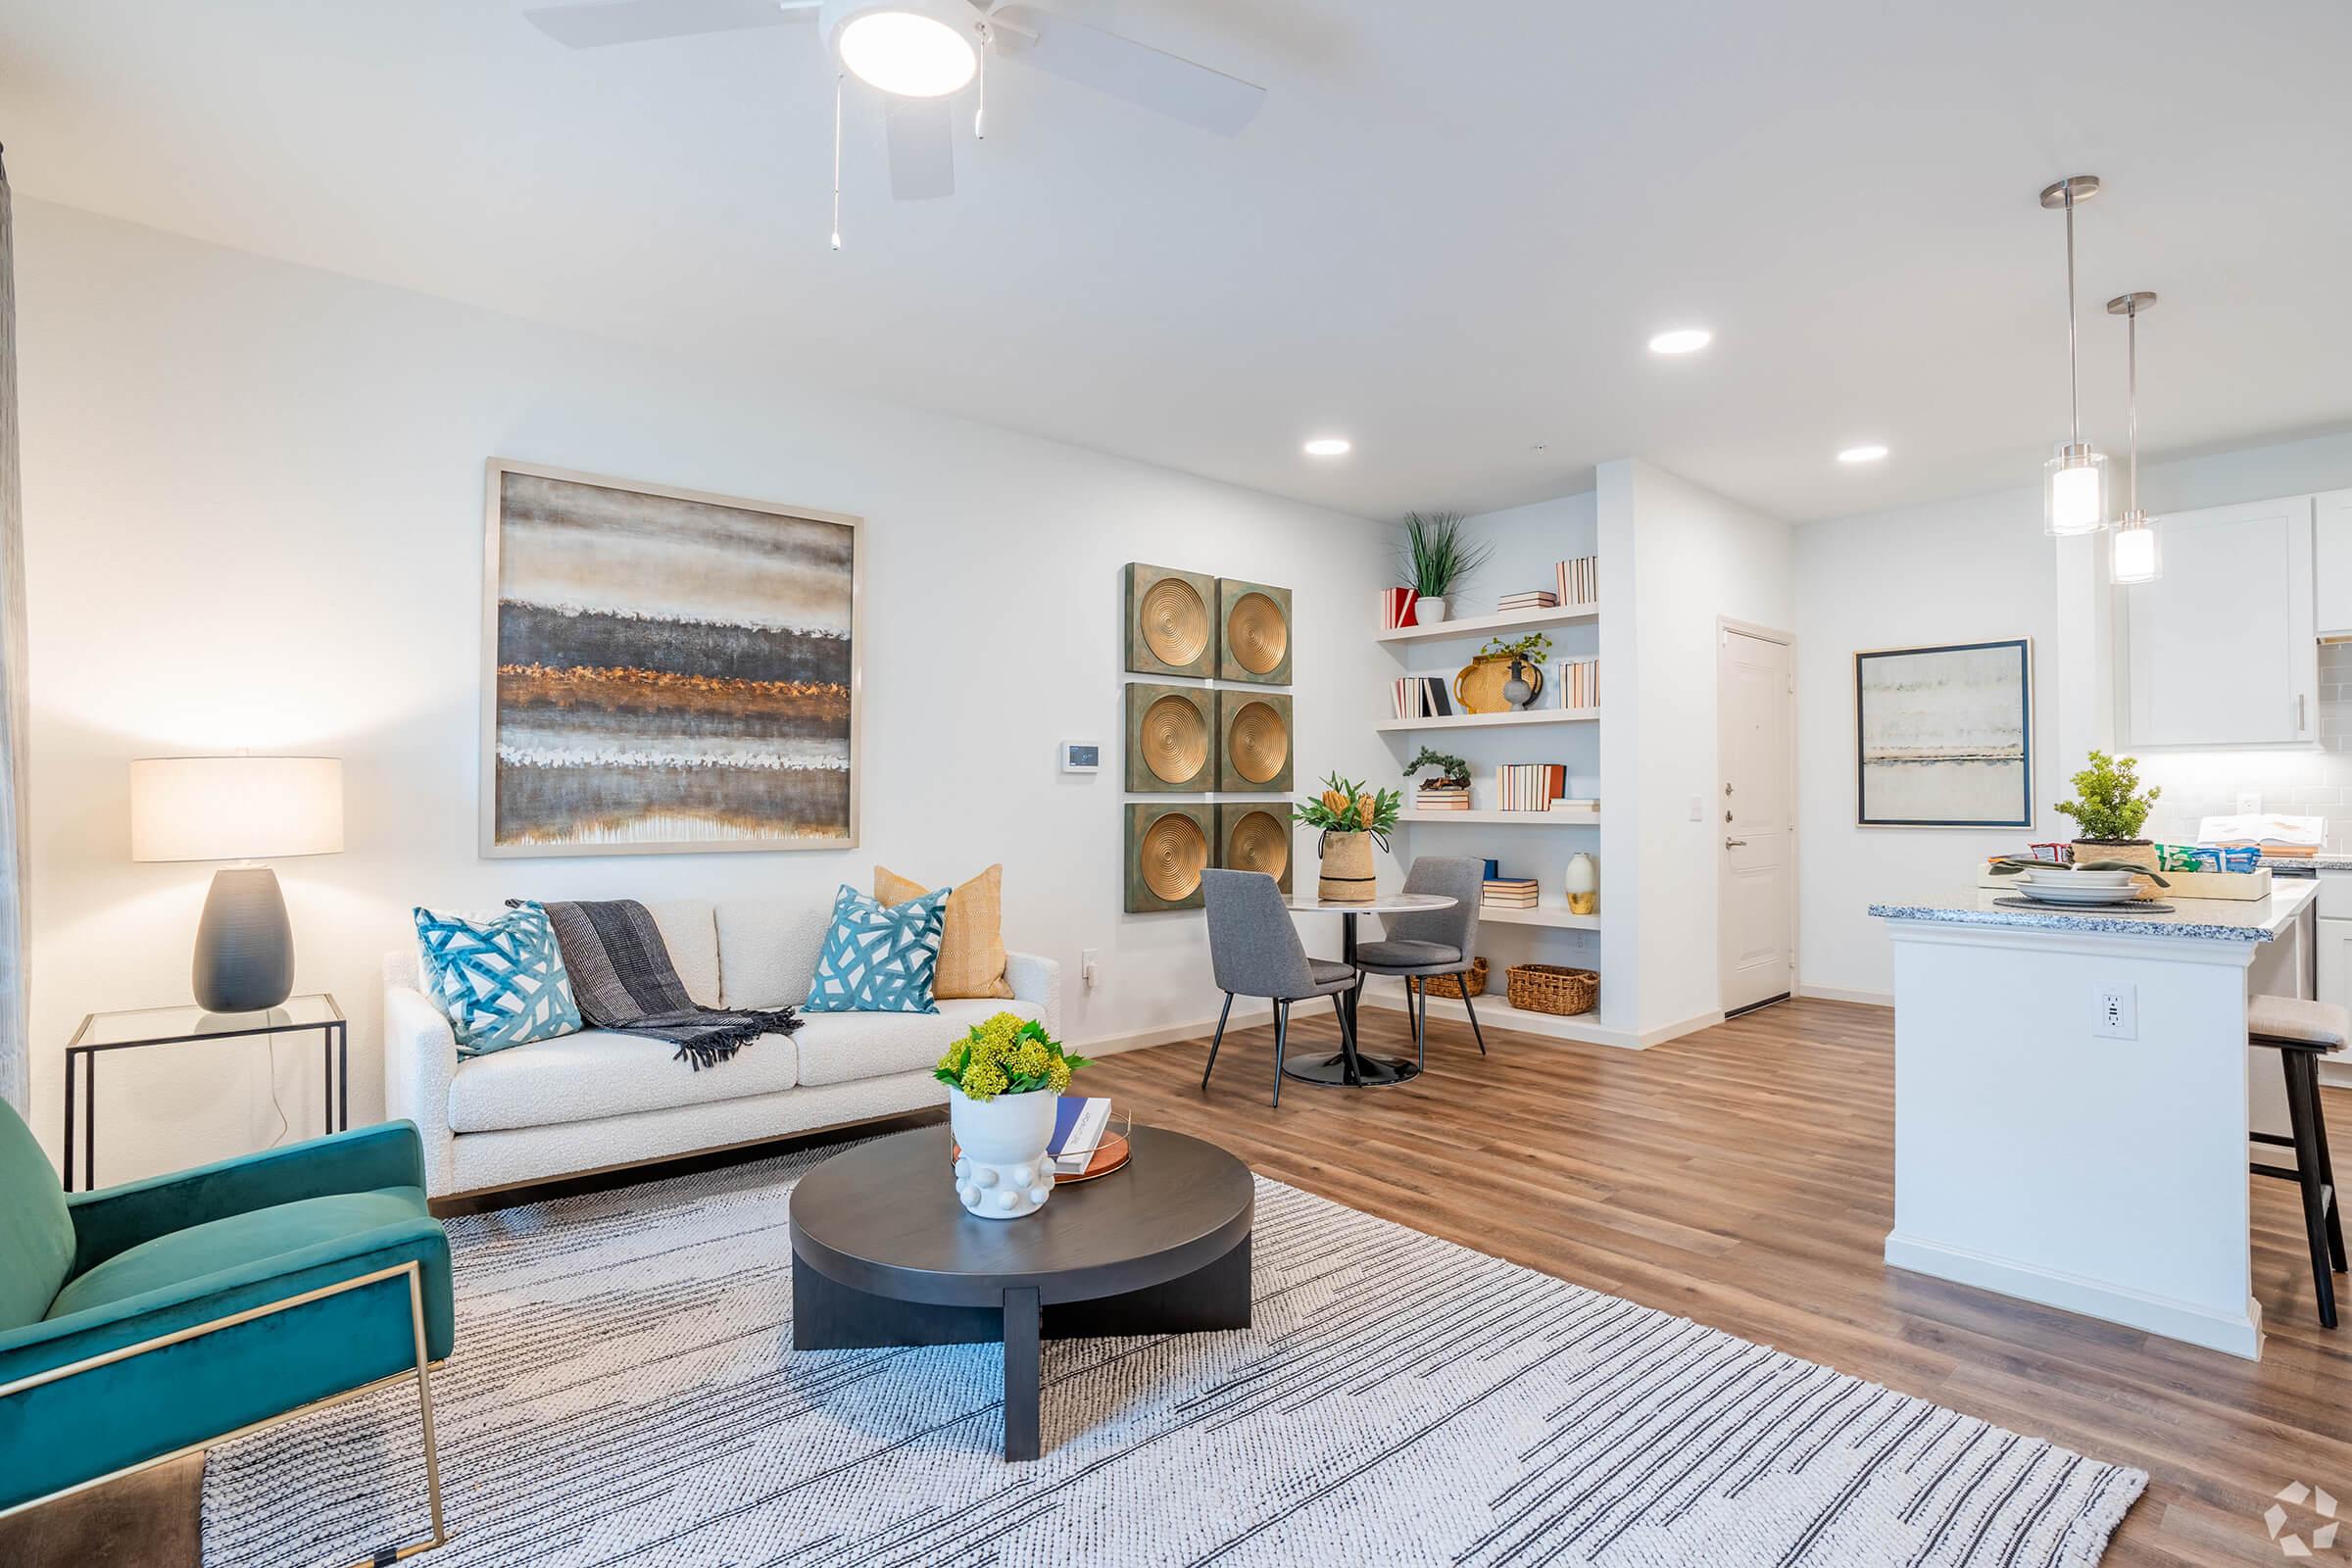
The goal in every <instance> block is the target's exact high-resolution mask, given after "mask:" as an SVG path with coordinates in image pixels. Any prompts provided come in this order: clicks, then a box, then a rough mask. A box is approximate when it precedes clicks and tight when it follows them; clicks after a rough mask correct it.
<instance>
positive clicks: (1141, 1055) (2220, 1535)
mask: <svg viewBox="0 0 2352 1568" xmlns="http://www.w3.org/2000/svg"><path fill="white" fill-rule="evenodd" d="M1363 1016H1364V1020H1365V1035H1366V1045H1367V1048H1369V1049H1373V1050H1377V1051H1381V1052H1383V1053H1386V1054H1408V1055H1409V1054H1411V1049H1412V1042H1411V1037H1410V1031H1409V1029H1408V1028H1407V1026H1406V1024H1405V1021H1404V1017H1403V1014H1401V1013H1397V1012H1390V1011H1387V1010H1385V1009H1377V1008H1371V1007H1367V1008H1365V1009H1364V1013H1363ZM1338 1038H1339V1037H1338V1034H1337V1031H1336V1030H1335V1029H1334V1027H1333V1026H1332V1024H1331V1023H1330V1021H1329V1015H1328V1014H1323V1015H1322V1016H1321V1017H1320V1018H1316V1017H1312V1016H1307V1015H1306V1014H1305V1010H1304V1009H1301V1017H1300V1019H1299V1022H1297V1023H1295V1025H1294V1028H1293V1040H1292V1046H1291V1049H1292V1050H1293V1051H1294V1052H1297V1051H1299V1050H1301V1049H1317V1048H1319V1049H1321V1050H1323V1051H1325V1052H1329V1051H1331V1050H1336V1049H1337V1046H1338ZM1487 1045H1488V1048H1489V1050H1490V1051H1491V1052H1492V1053H1493V1054H1491V1055H1489V1056H1487V1057H1485V1058H1483V1059H1482V1058H1481V1057H1480V1056H1479V1054H1478V1051H1477V1048H1476V1047H1475V1046H1474V1045H1473V1044H1472V1043H1471V1040H1470V1032H1469V1030H1468V1029H1467V1028H1466V1027H1464V1026H1462V1025H1458V1024H1446V1023H1444V1022H1439V1021H1433V1024H1432V1034H1431V1044H1430V1056H1429V1070H1428V1072H1427V1074H1426V1075H1425V1076H1424V1077H1423V1078H1422V1079H1421V1080H1420V1081H1419V1082H1418V1083H1417V1084H1412V1085H1406V1086H1403V1087H1400V1088H1396V1089H1385V1090H1360V1091H1349V1090H1338V1089H1322V1088H1318V1087H1316V1086H1314V1085H1311V1084H1302V1083H1299V1082H1295V1081H1294V1082H1290V1083H1287V1084H1285V1085H1284V1088H1283V1095H1282V1106H1281V1108H1280V1109H1279V1110H1276V1109H1273V1108H1271V1107H1270V1106H1269V1104H1268V1103H1267V1101H1268V1096H1269V1094H1270V1092H1271V1089H1272V1086H1273V1076H1274V1074H1273V1032H1272V1030H1271V1029H1270V1028H1258V1029H1252V1030H1241V1031H1235V1032H1233V1033H1230V1034H1228V1035H1227V1036H1226V1039H1225V1047H1224V1050H1223V1052H1222V1053H1221V1054H1219V1056H1218V1058H1217V1070H1216V1076H1215V1078H1214V1079H1213V1080H1212V1081H1211V1083H1210V1086H1209V1089H1208V1092H1207V1093H1206V1094H1205V1095H1203V1094H1202V1093H1201V1066H1202V1064H1203V1063H1204V1061H1205V1060H1206V1056H1207V1051H1206V1042H1205V1041H1201V1042H1196V1043H1188V1044H1182V1045H1173V1046H1161V1047H1157V1048H1154V1049H1152V1050H1149V1051H1139V1052H1132V1053H1129V1054H1123V1055H1118V1056H1112V1057H1108V1058H1106V1059H1104V1060H1103V1062H1102V1063H1100V1064H1099V1065H1098V1066H1096V1067H1095V1068H1093V1069H1091V1070H1090V1071H1088V1072H1087V1073H1086V1074H1085V1075H1084V1077H1083V1079H1082V1082H1081V1087H1082V1088H1083V1089H1084V1090H1085V1091H1086V1092H1088V1093H1090V1094H1097V1095H1102V1094H1107V1095H1110V1096H1112V1097H1113V1098H1114V1099H1115V1100H1116V1101H1117V1102H1119V1103H1120V1104H1121V1105H1122V1107H1127V1108H1132V1109H1133V1111H1134V1113H1135V1117H1136V1119H1137V1120H1138V1121H1145V1122H1151V1123H1154V1124H1157V1125H1161V1126H1167V1127H1175V1128H1179V1129H1182V1130H1184V1131H1188V1132H1193V1133H1197V1134H1199V1135H1201V1136H1202V1137H1206V1138H1210V1139H1213V1140H1214V1141H1216V1142H1217V1143H1219V1144H1222V1145H1223V1146H1225V1147H1226V1148H1228V1149H1230V1150H1232V1151H1233V1152H1235V1153H1237V1154H1239V1155H1241V1156H1242V1157H1243V1158H1244V1159H1246V1160H1248V1161H1249V1162H1250V1165H1251V1166H1252V1167H1253V1168H1254V1169H1256V1170H1257V1171H1259V1172H1260V1173H1262V1174H1264V1175H1267V1176H1271V1177H1274V1178H1276V1179H1277V1180H1280V1181H1284V1182H1288V1183H1290V1184H1291V1185H1292V1186H1295V1187H1299V1188H1303V1189H1304V1190H1306V1191H1308V1192H1312V1193H1316V1194H1319V1195H1321V1196H1322V1197H1325V1198H1329V1199H1332V1200H1335V1201H1339V1202H1343V1203H1347V1204H1349V1205H1351V1206H1353V1207H1356V1208H1360V1209H1364V1210H1366V1211H1368V1212H1371V1213H1374V1214H1379V1215H1382V1216H1383V1217H1385V1218H1389V1219H1393V1220H1396V1221H1398V1222H1399V1223H1402V1224H1406V1225H1410V1226H1413V1227H1415V1228H1417V1229H1420V1230H1424V1231H1428V1232H1430V1233H1432V1234H1434V1235H1438V1236H1443V1237H1446V1238H1447V1239H1449V1240H1451V1241H1455V1242H1459V1243H1461V1244H1462V1245H1464V1246H1467V1247H1473V1248H1476V1249H1478V1250H1481V1251H1486V1252H1492V1253H1495V1255H1497V1256H1501V1257H1506V1258H1509V1259H1511V1260H1512V1261H1514V1262H1517V1263H1521V1264H1524V1265H1526V1266H1528V1267H1530V1268H1536V1269H1542V1270H1543V1271H1544V1272H1545V1273H1549V1274H1555V1275H1558V1276H1560V1277H1561V1278H1563V1279H1568V1280H1573V1281H1575V1282H1577V1283H1578V1284H1581V1285H1586V1286H1590V1287H1592V1288H1593V1289H1595V1290H1602V1291H1607V1292H1610V1293H1612V1294H1614V1295H1618V1296H1623V1297H1627V1298H1630V1299H1634V1300H1637V1301H1641V1302H1642V1303H1644V1304H1646V1305H1649V1306H1655V1307H1661V1308H1664V1309H1666V1310H1668V1311H1672V1312H1677V1313H1681V1314H1683V1315H1684V1316H1687V1317H1691V1318H1694V1319H1696V1320H1697V1321H1699V1322H1701V1323H1706V1324H1709V1325H1711V1326H1713V1327H1716V1328H1720V1329H1724V1330H1727V1331H1728V1332H1730V1333H1733V1334H1738V1335H1740V1336H1742V1337H1744V1338H1747V1339H1750V1340H1755V1341H1758V1342H1760V1343H1763V1344H1767V1345H1771V1346H1775V1347H1777V1348H1781V1349H1784V1350H1787V1351H1789V1352H1790V1353H1792V1354H1795V1355H1800V1356H1804V1357H1807V1358H1808V1359H1811V1360H1815V1361H1821V1362H1826V1363H1827V1364H1829V1365H1831V1366H1834V1367H1836V1368H1837V1369H1838V1370H1839V1371H1841V1372H1848V1373H1852V1374H1855V1375H1858V1376H1861V1377H1866V1378H1870V1379H1872V1380H1874V1381H1877V1382H1880V1383H1884V1384H1887V1385H1888V1386H1889V1387H1892V1388H1895V1389H1899V1390H1901V1391H1903V1392H1904V1393H1906V1394H1913V1395H1918V1396H1921V1397H1926V1398H1930V1399H1934V1400H1936V1401H1937V1402H1939V1403H1942V1404H1945V1405H1949V1406H1952V1407H1953V1408H1956V1409H1961V1410H1966V1411H1968V1412H1969V1413H1971V1414H1973V1415H1977V1416H1981V1417H1984V1418H1985V1419H1986V1420H1990V1421H1996V1422H1999V1423H2001V1424H2003V1425H2005V1426H2008V1427H2011V1428H2014V1429H2016V1430H2018V1431H2021V1432H2027V1433H2031V1434H2033V1435H2034V1436H2037V1437H2044V1438H2048V1439H2051V1440H2053V1441H2055V1442H2058V1443H2061V1444H2065V1445H2066V1446H2070V1447H2074V1448H2077V1449H2080V1450H2082V1451H2083V1452H2085V1453H2091V1454H2095V1455H2097V1456H2098V1457H2100V1458H2103V1459H2111V1460H2121V1461H2124V1462H2128V1463H2131V1464H2134V1465H2137V1466H2139V1467H2141V1468H2143V1469H2145V1470H2146V1471H2147V1472H2148V1473H2149V1475H2150V1477H2151V1480H2150V1483H2149V1487H2148V1491H2147V1493H2146V1494H2145V1495H2143V1496H2142V1497H2141V1498H2140V1500H2139V1501H2138V1502H2137V1503H2135V1504H2134V1505H2133V1506H2132V1509H2131V1514H2130V1515H2129V1516H2128V1517H2127V1518H2126V1520H2125V1522H2124V1527H2123V1529H2122V1530H2121V1531H2120V1532H2119V1533H2118V1534H2117V1536H2116V1540H2115V1544H2114V1546H2113V1547H2112V1549H2111V1550H2110V1552H2109V1554H2108V1557H2107V1561H2108V1562H2110V1563H2116V1564H2168V1565H2177V1564H2186V1563H2199V1564H2203V1563H2259V1562H2270V1563H2277V1562H2279V1561H2282V1560H2283V1559H2282V1557H2281V1556H2280V1554H2279V1551H2278V1546H2277V1545H2276V1544H2273V1543H2272V1542H2271V1540H2270V1539H2269V1538H2268V1536H2267V1534H2266V1533H2265V1530H2264V1526H2263V1524H2262V1520H2261V1515H2262V1512H2263V1510H2264V1509H2265V1508H2267V1507H2268V1506H2269V1505H2270V1501H2271V1498H2272V1495H2273V1494H2275V1493H2277V1492H2278V1490H2279V1489H2280V1488H2282V1487H2284V1486H2286V1485H2287V1484H2288V1483H2289V1482H2292V1481H2298V1480H2299V1481H2303V1482H2306V1483H2309V1484H2313V1485H2317V1486H2321V1487H2325V1488H2326V1489H2327V1491H2328V1492H2329V1493H2331V1494H2333V1495H2335V1496H2338V1497H2341V1498H2344V1499H2346V1511H2347V1514H2352V1357H2348V1355H2347V1351H2352V1316H2348V1318H2347V1326H2346V1327H2345V1328H2344V1329H2343V1330H2341V1331H2339V1332H2335V1333H2330V1332H2328V1331H2327V1330H2324V1329H2322V1328H2321V1327H2320V1326H2319V1321H2318V1318H2317V1317H2316V1316H2315V1315H2314V1309H2313V1306H2312V1296H2311V1275H2310V1264H2309V1260H2308V1254H2307V1253H2306V1252H2305V1250H2304V1244H2303V1227H2302V1215H2301V1209H2300V1207H2299V1206H2298V1204H2299V1201H2298V1199H2297V1197H2296V1194H2295V1190H2294V1189H2293V1187H2291V1186H2290V1185H2288V1184H2287V1183H2284V1182H2276V1181H2260V1180H2254V1179H2253V1178H2249V1182H2250V1185H2251V1186H2252V1188H2253V1189H2254V1192H2253V1203H2254V1216H2255V1234H2254V1290H2255V1295H2256V1297H2257V1298H2258V1299H2260V1300H2261V1302H2262V1306H2263V1314H2264V1321H2265V1325H2266V1327H2267V1328H2268V1330H2269V1333H2270V1339H2269V1343H2268V1346H2267V1348H2266V1350H2265V1355H2264V1359H2263V1360H2262V1361H2261V1362H2259V1363H2254V1362H2247V1361H2241V1360H2238V1359H2236V1358H2235V1357H2232V1356H2226V1355H2221V1354H2217V1353H2215V1352H2212V1351H2207V1350H2199V1349H2195V1348H2190V1347H2188V1346H2183V1345H2178V1344H2175V1343H2173V1342H2171V1341H2168V1340H2162V1339H2156V1338H2152V1337H2150V1336H2147V1335H2143V1334H2140V1333H2137V1332H2135V1331H2133V1330H2131V1329H2125V1328H2118V1327H2115V1326H2113V1325H2109V1324H2101V1323H2095V1322H2092V1321H2090V1320H2088V1319H2085V1318H2079V1317H2074V1316H2071V1315H2069V1314H2067V1313H2064V1312H2057V1311H2051V1310H2046V1309H2043V1308H2040V1307H2034V1306H2030V1305H2027V1304H2025V1303H2022V1302H2016V1301H2011V1300H2009V1299H2006V1298H2002V1297H1997V1296H1991V1295H1987V1294H1985V1293H1983V1292H1979V1291H1973V1290H1969V1289H1966V1288H1964V1287H1960V1286H1955V1285H1947V1284H1944V1283H1942V1282H1940V1281H1936V1280H1930V1279H1925V1278H1922V1277H1920V1276H1917V1275H1911V1274H1905V1273H1902V1272H1899V1271H1897V1270H1893V1269H1889V1268H1887V1266H1886V1264H1885V1263H1884V1262H1883V1261H1882V1260H1881V1256H1880V1249H1881V1246H1882V1244H1883V1243H1884V1241H1885V1238H1886V1234H1887V1229H1888V1228H1889V1226H1890V1225H1891V1224H1892V1222H1893V1213H1894V1188H1893V1170H1894V1148H1893V1089H1894V1079H1893V1033H1892V1014H1891V1013H1889V1012H1887V1011H1886V1010H1885V1009H1883V1008H1878V1007H1865V1006H1857V1005H1850V1004H1844V1003H1832V1002H1812V1001H1800V1002H1793V1003H1789V1004H1785V1005H1779V1006H1775V1007H1769V1008H1766V1009H1764V1010H1762V1011H1760V1012H1755V1013H1750V1014H1748V1015H1747V1016H1745V1017H1742V1018H1739V1019H1735V1020H1734V1021H1732V1022H1730V1023H1727V1024H1723V1025H1720V1026H1718V1027H1716V1028H1713V1029H1708V1030H1705V1031H1703V1032H1702V1033H1699V1034H1696V1035H1691V1036H1688V1037H1686V1038H1684V1039H1682V1040H1678V1041H1674V1042H1671V1043H1669V1044H1667V1045H1664V1046H1659V1047H1656V1048H1654V1049H1652V1050H1650V1051H1647V1052H1629V1051H1619V1050H1612V1049H1609V1048H1606V1047H1596V1046H1593V1047H1589V1046H1579V1045H1573V1044H1567V1043H1563V1042H1559V1041H1551V1040H1542V1039H1537V1038H1535V1037H1532V1036H1526V1035H1514V1034H1508V1033H1505V1032H1503V1031H1500V1030H1495V1029H1490V1030H1489V1031H1488V1032H1487ZM2327 1109H2328V1112H2329V1114H2330V1117H2331V1120H2332V1124H2333V1129H2334V1132H2335V1137H2336V1139H2337V1141H2338V1142H2342V1141H2344V1140H2346V1139H2352V1091H2329V1092H2328V1093H2327ZM2149 1155H2150V1157H2151V1158H2160V1157H2162V1151H2161V1150H2156V1149H2151V1150H2150V1151H2149ZM2343 1283H2344V1282H2343V1281H2342V1280H2340V1279H2339V1281H2338V1284H2339V1287H2341V1286H2342V1285H2343ZM2318 1522H2319V1521H2317V1520H2316V1519H2314V1518H2312V1517H2311V1516H2310V1515H2309V1514H2308V1512H2306V1513H2305V1514H2304V1515H2303V1516H2302V1517H2300V1518H2299V1519H2298V1521H2297V1525H2295V1526H2290V1528H2304V1529H2306V1532H2307V1533H2308V1527H2309V1526H2311V1525H2313V1524H2316V1523H2318ZM2345 1547H2346V1549H2347V1550H2348V1551H2352V1531H2348V1532H2347V1540H2346V1543H2345ZM2327 1555H2328V1554H2323V1555H2322V1556H2321V1557H2320V1558H2319V1559H2318V1560H2320V1561H2326V1560H2327Z"/></svg>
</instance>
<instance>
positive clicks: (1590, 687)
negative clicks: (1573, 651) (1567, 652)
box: [1560, 659, 1600, 708]
mask: <svg viewBox="0 0 2352 1568" xmlns="http://www.w3.org/2000/svg"><path fill="white" fill-rule="evenodd" d="M1560 706H1561V707H1562V708H1598V707H1599V706H1600V661H1599V660H1597V659H1571V660H1568V661H1566V662H1563V663H1562V664H1561V665H1560Z"/></svg>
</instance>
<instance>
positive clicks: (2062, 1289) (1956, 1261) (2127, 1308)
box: [1887, 1231, 2262, 1361]
mask: <svg viewBox="0 0 2352 1568" xmlns="http://www.w3.org/2000/svg"><path fill="white" fill-rule="evenodd" d="M1887 1264H1888V1265H1889V1266H1891V1267H1894V1268H1899V1269H1908V1270H1909V1271H1910V1272H1912V1273H1914V1274H1928V1275H1933V1276H1934V1277H1935V1278H1936V1279H1939V1280H1951V1281H1953V1282H1955V1283H1956V1284H1960V1285H1973V1286H1975V1287H1977V1288H1978V1289H1979V1290H1985V1291H1995V1292H1998V1293H1999V1294H2001V1295H2003V1296H2014V1297H2016V1298H2018V1299H2021V1300H2026V1301H2037V1302H2039V1303H2040V1304H2041V1305H2043V1306H2054V1307H2057V1308H2058V1309H2059V1310H2061V1311H2065V1312H2080V1313H2082V1315H2083V1316H2084V1317H2095V1318H2100V1319H2103V1320H2104V1321H2106V1322H2109V1323H2121V1324H2123V1325H2125V1326H2126V1327H2127V1328H2135V1329H2145V1330H2146V1331H2147V1332H2148V1333H2150V1334H2161V1335H2163V1336H2164V1337H2165V1338H2166V1339H2170V1340H2180V1341H2182V1342H2184V1343H2186V1344H2189V1345H2201V1346H2203V1347H2205V1348H2207V1349H2209V1350H2221V1351H2225V1352H2227V1353H2228V1354H2230V1355H2241V1356H2244V1357H2245V1358H2246V1359H2247V1360H2249V1361H2258V1360H2260V1359H2262V1303H2261V1302H2260V1301H2257V1300H2254V1299H2252V1298H2250V1297H2249V1298H2248V1299H2247V1300H2246V1310H2245V1312H2244V1314H2243V1315H2242V1316H2233V1315H2231V1314H2230V1313H2228V1312H2223V1311H2217V1310H2215V1309H2214V1308H2212V1307H2208V1306H2201V1305H2198V1304H2197V1303H2196V1302H2193V1301H2182V1300H2177V1299H2173V1298H2171V1297H2164V1296H2151V1295H2149V1294H2147V1293H2146V1292H2143V1291H2132V1290H2126V1289H2121V1288H2119V1287H2117V1286H2113V1285H2109V1284H2106V1283H2105V1282H2103V1281H2099V1280H2091V1279H2084V1278H2083V1277H2082V1276H2081V1275H2079V1274H2067V1273H2063V1272H2061V1271H2059V1270H2057V1269H2048V1268H2042V1267H2039V1266H2037V1265H2034V1264H2031V1263H2019V1262H2016V1261H2013V1260H2012V1259H2009V1258H2005V1257H1994V1256H1992V1255H1990V1254H1989V1253H1985V1252H1976V1251H1971V1250H1968V1249H1966V1248H1961V1247H1947V1246H1945V1245H1944V1244H1943V1243H1941V1242H1925V1241H1920V1240H1917V1239H1916V1238H1913V1237H1909V1236H1905V1235H1903V1234H1902V1233H1901V1232H1900V1231H1889V1232H1887Z"/></svg>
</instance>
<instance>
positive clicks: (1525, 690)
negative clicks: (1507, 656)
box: [1502, 654, 1536, 713]
mask: <svg viewBox="0 0 2352 1568" xmlns="http://www.w3.org/2000/svg"><path fill="white" fill-rule="evenodd" d="M1535 695H1536V689H1535V688H1534V687H1533V686H1530V685H1529V684H1528V683H1527V661H1526V660H1524V659H1521V658H1520V657H1519V656H1518V655H1516V654H1514V655H1512V656H1511V676H1510V679H1508V680H1506V681H1504V682H1503V683H1502V700H1503V701H1504V702H1506V703H1508V704H1510V705H1511V711H1512V712H1514V713H1523V712H1525V711H1527V700H1528V699H1529V698H1531V697H1533V696H1535Z"/></svg>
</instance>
